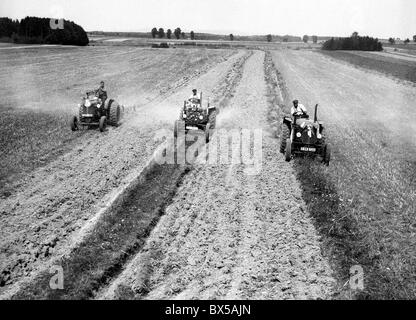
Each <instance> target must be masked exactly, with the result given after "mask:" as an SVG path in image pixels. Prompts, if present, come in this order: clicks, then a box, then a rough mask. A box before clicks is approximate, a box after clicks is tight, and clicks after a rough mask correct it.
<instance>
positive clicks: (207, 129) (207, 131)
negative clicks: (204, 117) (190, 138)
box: [205, 122, 211, 143]
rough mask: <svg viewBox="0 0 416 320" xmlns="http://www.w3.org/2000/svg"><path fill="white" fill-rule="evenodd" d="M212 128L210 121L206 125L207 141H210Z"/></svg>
mask: <svg viewBox="0 0 416 320" xmlns="http://www.w3.org/2000/svg"><path fill="white" fill-rule="evenodd" d="M210 128H211V123H210V122H208V123H207V125H206V127H205V143H208V142H209V139H210Z"/></svg>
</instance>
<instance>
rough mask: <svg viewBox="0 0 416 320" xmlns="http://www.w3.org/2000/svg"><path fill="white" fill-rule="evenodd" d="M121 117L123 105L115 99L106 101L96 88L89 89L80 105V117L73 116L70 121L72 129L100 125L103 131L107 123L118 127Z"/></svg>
mask: <svg viewBox="0 0 416 320" xmlns="http://www.w3.org/2000/svg"><path fill="white" fill-rule="evenodd" d="M120 117H121V107H120V105H119V104H118V103H117V102H116V101H115V100H113V99H107V100H106V101H105V102H104V105H103V101H102V99H101V98H99V97H98V95H97V92H96V91H95V90H92V91H87V92H86V94H85V96H84V97H83V98H82V101H81V103H80V104H79V105H78V117H77V116H73V117H72V118H71V121H70V125H71V130H72V131H76V130H79V128H80V127H81V126H82V127H91V126H98V127H99V129H100V131H101V132H103V131H104V130H105V129H106V127H107V124H108V125H111V126H115V127H117V126H118V125H119V121H120Z"/></svg>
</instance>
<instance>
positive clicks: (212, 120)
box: [208, 110, 217, 129]
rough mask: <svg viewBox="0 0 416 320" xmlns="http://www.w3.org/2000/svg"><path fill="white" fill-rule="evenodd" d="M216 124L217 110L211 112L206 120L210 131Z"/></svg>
mask: <svg viewBox="0 0 416 320" xmlns="http://www.w3.org/2000/svg"><path fill="white" fill-rule="evenodd" d="M216 122H217V110H215V111H212V112H211V114H210V115H209V118H208V123H210V126H211V127H210V128H211V129H215V125H216Z"/></svg>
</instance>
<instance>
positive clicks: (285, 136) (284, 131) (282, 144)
mask: <svg viewBox="0 0 416 320" xmlns="http://www.w3.org/2000/svg"><path fill="white" fill-rule="evenodd" d="M289 138H290V131H289V127H288V126H287V125H285V124H284V125H283V127H282V136H281V137H280V152H281V153H285V150H286V140H287V139H289Z"/></svg>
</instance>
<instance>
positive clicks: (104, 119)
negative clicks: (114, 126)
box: [99, 116, 107, 132]
mask: <svg viewBox="0 0 416 320" xmlns="http://www.w3.org/2000/svg"><path fill="white" fill-rule="evenodd" d="M99 127H100V131H101V132H103V131H104V130H105V128H106V127H107V117H106V116H102V117H101V118H100V123H99Z"/></svg>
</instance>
